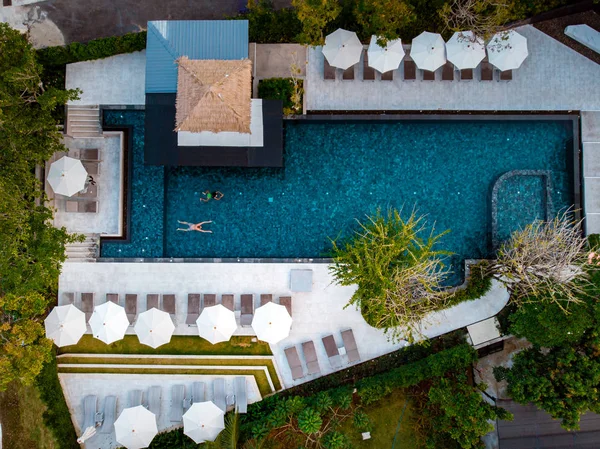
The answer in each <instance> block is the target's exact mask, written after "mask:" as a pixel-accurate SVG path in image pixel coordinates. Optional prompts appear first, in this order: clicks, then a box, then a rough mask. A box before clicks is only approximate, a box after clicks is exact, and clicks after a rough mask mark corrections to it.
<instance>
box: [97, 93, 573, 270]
mask: <svg viewBox="0 0 600 449" xmlns="http://www.w3.org/2000/svg"><path fill="white" fill-rule="evenodd" d="M144 109H145V108H144V107H143V106H122V105H121V106H117V105H100V120H101V126H102V129H103V130H107V131H122V132H123V133H124V136H125V138H124V143H125V147H126V148H124V151H126V152H127V154H126V158H125V161H127V162H126V163H127V167H126V169H125V173H124V175H125V180H124V188H125V189H126V195H125V198H126V201H125V202H124V204H123V207H124V209H125V210H124V211H123V217H124V218H123V219H124V223H123V236H120V237H101V243H102V241H107V242H111V243H123V244H126V243H130V242H131V237H130V233H129V229H130V226H131V217H130V214H129V213H128V211H129V210H130V205H131V189H130V188H129V180H130V179H132V172H133V152H132V151H130V149H131V148H133V132H132V126H130V125H129V126H127V125H118V126H107V127H104V120H103V119H104V111H105V110H144ZM343 112H344V111H311V114H308V115H301V116H293V117H290V118H285V119H284V123H287V122H294V121H309V122H310V121H320V122H328V121H331V122H336V121H363V120H369V121H387V120H390V121H436V120H437V121H461V120H462V121H468V120H472V121H473V120H474V121H507V120H509V121H510V120H514V121H565V122H571V125H572V131H573V137H572V138H573V145H572V152H573V154H572V159H571V161H570V162H571V163H572V167H567V168H568V169H569V168H572V173H573V203H574V213H575V218H576V219H577V220H580V219H581V217H582V216H583V205H582V202H581V199H582V190H581V189H582V188H583V185H582V182H581V173H582V159H581V154H582V146H581V131H580V126H581V113H580V111H544V112H540V111H475V112H473V111H471V112H469V111H421V112H420V113H418V114H415V113H414V111H411V112H407V111H381V112H380V113H379V114H378V113H373V111H368V113H366V112H365V113H362V114H361V113H358V114H357V113H356V111H353V112H352V113H351V114H347V113H343ZM284 133H285V128H284ZM284 139H285V134H284ZM284 166H285V164H284ZM167 168H168V167H167V166H165V170H167ZM163 212H164V213H166V208H165V211H163ZM165 238H166V237H165V236H164V234H163V239H165ZM164 243H165V242H164V241H163V251H164ZM465 260H468V259H465ZM96 262H100V263H102V262H105V263H266V264H269V263H298V264H305V263H324V264H330V263H332V262H333V259H332V258H327V257H312V258H309V257H303V258H289V257H288V258H273V257H266V258H265V257H229V258H221V257H152V258H150V257H147V258H146V257H128V258H126V257H122V258H121V257H98V258H97V259H96Z"/></svg>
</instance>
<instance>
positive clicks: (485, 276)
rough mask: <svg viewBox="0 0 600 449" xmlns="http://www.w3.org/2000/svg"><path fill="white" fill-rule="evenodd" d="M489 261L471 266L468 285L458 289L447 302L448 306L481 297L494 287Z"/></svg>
mask: <svg viewBox="0 0 600 449" xmlns="http://www.w3.org/2000/svg"><path fill="white" fill-rule="evenodd" d="M488 267H489V262H488V261H487V260H482V261H481V262H478V263H476V264H474V265H471V266H470V267H469V270H470V274H469V279H467V286H466V287H465V288H464V289H462V290H456V291H455V292H454V293H453V294H452V295H451V296H450V297H449V298H448V302H447V303H446V305H445V306H446V307H452V306H455V305H457V304H460V303H461V302H464V301H472V300H474V299H478V298H481V297H482V296H483V295H485V294H486V293H487V292H489V291H490V288H492V278H493V276H492V274H491V273H489V271H488Z"/></svg>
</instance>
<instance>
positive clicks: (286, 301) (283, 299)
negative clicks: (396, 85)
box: [279, 296, 293, 316]
mask: <svg viewBox="0 0 600 449" xmlns="http://www.w3.org/2000/svg"><path fill="white" fill-rule="evenodd" d="M279 304H281V305H282V306H285V308H286V309H287V311H288V313H289V314H290V316H293V315H292V297H291V296H280V297H279Z"/></svg>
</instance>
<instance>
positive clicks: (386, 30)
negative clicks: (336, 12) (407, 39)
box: [354, 0, 415, 46]
mask: <svg viewBox="0 0 600 449" xmlns="http://www.w3.org/2000/svg"><path fill="white" fill-rule="evenodd" d="M354 15H355V16H356V21H357V22H358V24H359V25H361V26H362V28H363V34H364V35H368V36H370V35H372V34H374V35H375V36H377V37H378V39H377V43H378V44H379V45H381V46H384V45H385V44H386V43H387V41H390V40H393V39H398V38H399V37H400V35H401V32H402V29H403V28H404V27H405V26H406V25H408V24H409V23H411V22H413V21H414V20H415V14H414V9H413V7H412V6H411V5H410V4H408V3H406V2H404V1H403V0H358V1H356V3H355V5H354Z"/></svg>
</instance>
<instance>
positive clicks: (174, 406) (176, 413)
mask: <svg viewBox="0 0 600 449" xmlns="http://www.w3.org/2000/svg"><path fill="white" fill-rule="evenodd" d="M184 399H185V386H184V385H173V386H172V387H171V411H170V412H169V420H170V421H171V422H181V420H182V419H183V400H184Z"/></svg>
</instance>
